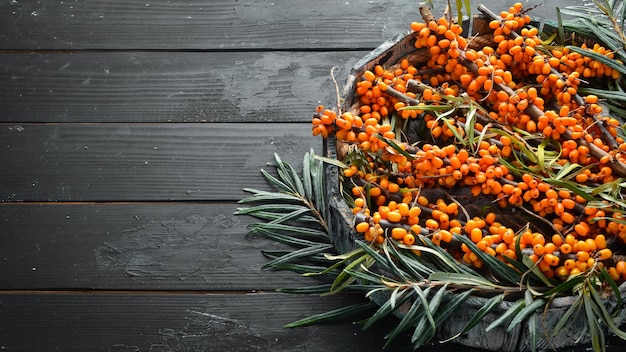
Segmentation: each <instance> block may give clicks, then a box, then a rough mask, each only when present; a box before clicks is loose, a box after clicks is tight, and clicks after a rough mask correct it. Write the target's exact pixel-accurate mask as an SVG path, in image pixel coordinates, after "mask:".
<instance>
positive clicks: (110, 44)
mask: <svg viewBox="0 0 626 352" xmlns="http://www.w3.org/2000/svg"><path fill="white" fill-rule="evenodd" d="M0 13H3V14H4V15H3V16H2V17H3V20H4V21H3V22H2V25H1V27H0V28H1V32H2V35H0V48H3V49H29V50H30V49H132V50H141V49H170V50H180V49H199V50H227V49H236V50H244V49H246V50H247V49H264V50H267V49H269V50H271V49H297V48H325V49H329V48H339V49H341V50H346V49H355V48H370V47H376V46H377V45H378V44H379V43H380V42H382V41H383V40H385V39H387V38H388V37H391V36H394V35H396V34H398V33H400V32H402V31H404V30H406V29H408V24H409V23H410V22H411V20H413V18H415V17H416V16H417V15H418V9H417V4H416V3H415V2H413V1H410V0H402V1H384V0H383V1H369V0H354V1H342V2H336V1H333V0H320V1H315V2H312V1H307V0H276V1H271V2H269V1H264V0H253V1H239V0H224V1H210V0H190V1H184V2H176V1H166V0H154V1H145V0H144V1H137V0H132V1H122V2H112V1H104V0H99V1H85V0H79V1H64V2H63V3H55V4H54V5H53V4H51V3H48V2H44V1H41V2H33V1H3V2H2V3H0Z"/></svg>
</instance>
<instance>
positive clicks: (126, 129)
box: [0, 123, 321, 201]
mask: <svg viewBox="0 0 626 352" xmlns="http://www.w3.org/2000/svg"><path fill="white" fill-rule="evenodd" d="M310 128H311V127H310V124H308V123H306V124H305V123H303V124H280V125H276V124H262V123H248V124H244V123H229V124H220V123H206V124H117V123H114V124H0V141H2V144H1V145H0V148H2V149H1V152H0V165H3V167H2V168H1V169H0V201H167V200H195V201H199V200H203V201H207V200H210V201H218V200H222V201H223V200H230V201H237V200H239V199H241V198H242V197H243V196H245V193H244V192H243V191H242V189H243V188H244V187H251V188H261V187H265V185H266V183H265V180H264V179H263V178H262V177H261V175H260V172H259V169H261V168H268V167H267V163H268V162H270V161H272V160H273V155H274V153H278V154H279V155H281V157H283V158H284V160H285V161H287V162H290V163H293V164H294V167H296V168H300V167H301V166H299V165H302V157H303V156H304V154H305V153H306V152H308V151H309V150H310V149H311V148H314V149H316V150H317V151H318V153H321V139H319V138H316V137H313V136H312V135H311V130H310ZM269 169H271V167H270V168H269Z"/></svg>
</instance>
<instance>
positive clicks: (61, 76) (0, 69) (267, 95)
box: [0, 5, 366, 123]
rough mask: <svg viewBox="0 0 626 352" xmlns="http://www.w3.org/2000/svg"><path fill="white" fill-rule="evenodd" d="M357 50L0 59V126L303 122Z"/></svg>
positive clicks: (326, 99) (49, 55)
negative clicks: (332, 75)
mask: <svg viewBox="0 0 626 352" xmlns="http://www.w3.org/2000/svg"><path fill="white" fill-rule="evenodd" d="M1 6H2V5H0V7H1ZM0 11H1V10H0ZM0 37H1V36H0ZM365 54H366V52H365V51H348V52H344V51H342V52H336V51H330V52H291V51H266V52H258V51H255V52H236V53H233V52H184V53H181V52H135V51H132V52H97V53H96V52H83V53H76V52H46V53H5V54H3V55H0V104H1V105H2V115H1V116H0V121H10V122H20V123H21V122H273V123H280V122H295V121H300V122H308V121H310V120H311V115H312V111H313V108H314V107H315V106H316V105H317V104H319V102H325V103H326V102H328V103H331V102H333V101H334V100H335V98H334V96H333V94H334V88H333V83H332V80H331V78H330V69H331V67H333V66H337V67H338V70H337V71H336V73H335V74H336V77H337V80H338V82H344V81H345V79H346V76H347V74H348V71H349V69H350V68H351V67H352V66H353V65H354V63H355V62H356V60H357V59H358V58H360V57H362V56H364V55H365ZM340 84H341V83H340Z"/></svg>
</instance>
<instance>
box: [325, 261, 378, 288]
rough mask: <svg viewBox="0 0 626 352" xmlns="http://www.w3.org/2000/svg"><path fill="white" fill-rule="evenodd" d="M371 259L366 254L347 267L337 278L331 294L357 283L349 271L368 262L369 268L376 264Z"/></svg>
mask: <svg viewBox="0 0 626 352" xmlns="http://www.w3.org/2000/svg"><path fill="white" fill-rule="evenodd" d="M371 258H372V257H371V256H370V255H369V254H364V255H362V256H360V257H359V258H356V259H355V260H354V261H352V262H351V263H350V264H348V265H346V267H345V269H344V270H343V271H342V272H341V274H339V275H337V278H336V279H335V281H334V282H333V287H332V289H331V290H330V293H331V294H332V293H337V292H339V291H341V290H343V289H344V288H346V287H347V286H348V285H350V283H352V282H354V281H355V278H354V276H352V275H350V274H349V272H348V271H347V270H350V269H354V268H355V267H357V266H358V265H360V264H361V263H362V262H366V264H367V265H366V266H365V267H366V268H367V267H369V266H371V265H372V264H373V263H374V261H373V260H372V259H371Z"/></svg>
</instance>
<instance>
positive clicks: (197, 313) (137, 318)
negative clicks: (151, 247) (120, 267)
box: [0, 292, 410, 352]
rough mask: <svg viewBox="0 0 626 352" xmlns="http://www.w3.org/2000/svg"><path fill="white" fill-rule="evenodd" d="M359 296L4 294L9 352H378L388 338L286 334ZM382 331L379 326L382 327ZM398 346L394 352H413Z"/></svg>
mask: <svg viewBox="0 0 626 352" xmlns="http://www.w3.org/2000/svg"><path fill="white" fill-rule="evenodd" d="M360 302H364V299H363V298H361V297H358V296H347V295H337V296H331V297H323V298H320V297H317V296H297V295H284V294H238V295H233V294H127V293H119V292H117V293H101V294H90V293H85V294H72V293H67V294H66V293H57V294H55V293H47V294H28V293H16V294H14V293H4V294H2V293H0V315H1V316H2V319H0V348H2V349H3V350H5V349H6V350H8V351H54V350H59V351H81V352H82V351H107V352H109V351H114V352H122V351H123V352H130V351H241V352H244V351H245V352H248V351H277V352H281V351H284V352H292V351H312V352H314V351H363V352H366V351H380V350H381V349H382V346H383V344H384V340H383V336H384V331H383V330H374V329H372V330H368V331H362V330H361V328H360V326H357V325H353V324H351V320H346V321H344V322H343V323H333V324H328V325H317V326H311V327H306V328H299V329H284V328H283V326H284V325H285V324H288V323H291V322H293V321H296V320H298V319H301V318H305V317H307V316H309V315H312V314H317V313H322V312H325V311H328V310H331V309H334V308H339V307H342V306H345V305H349V304H354V303H360ZM379 328H380V326H379ZM404 338H405V339H404V342H405V345H404V347H401V346H400V341H401V338H399V339H398V340H397V341H398V343H396V344H395V345H394V346H392V347H394V349H393V350H394V351H406V352H408V351H410V349H409V348H407V345H408V344H406V341H408V340H407V337H404Z"/></svg>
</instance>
